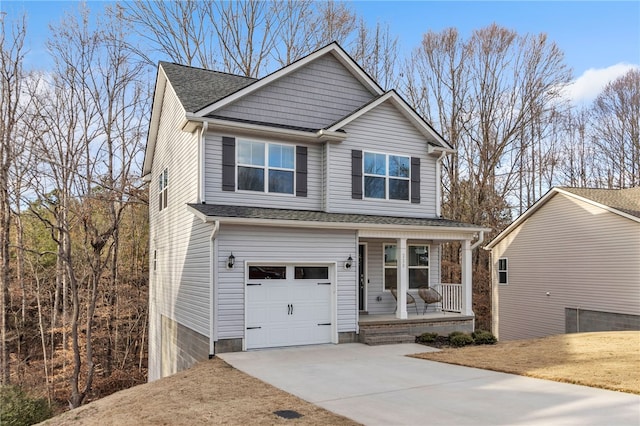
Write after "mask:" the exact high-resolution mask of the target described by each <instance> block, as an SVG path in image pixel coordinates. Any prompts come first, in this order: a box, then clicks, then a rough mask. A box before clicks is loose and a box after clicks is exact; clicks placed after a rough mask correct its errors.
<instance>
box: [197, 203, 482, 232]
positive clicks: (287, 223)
mask: <svg viewBox="0 0 640 426" xmlns="http://www.w3.org/2000/svg"><path fill="white" fill-rule="evenodd" d="M187 208H188V209H189V210H190V211H191V212H192V213H193V214H194V215H195V216H196V217H198V218H199V219H200V220H202V221H203V222H220V223H221V224H232V225H256V226H273V227H287V228H315V229H318V227H319V226H322V227H324V228H327V229H349V230H358V231H359V235H360V236H365V237H366V236H369V235H374V234H373V233H376V234H375V235H378V233H379V232H384V231H388V232H393V233H394V235H396V234H397V233H398V232H406V233H409V234H410V235H411V237H410V238H418V237H417V235H419V234H421V233H429V234H443V233H447V234H456V235H458V236H459V239H461V240H466V239H470V238H473V237H474V236H475V234H477V233H479V232H482V231H485V232H488V231H490V230H491V229H490V228H482V227H477V228H476V227H473V228H458V227H455V226H413V225H395V226H393V225H388V224H378V223H350V222H318V221H305V220H286V219H254V218H246V217H226V216H207V215H205V214H204V213H202V212H200V211H198V210H196V209H195V208H193V207H191V206H187ZM368 232H370V233H371V234H368ZM409 234H408V235H409ZM414 235H416V237H413V236H414Z"/></svg>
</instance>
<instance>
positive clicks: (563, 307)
mask: <svg viewBox="0 0 640 426" xmlns="http://www.w3.org/2000/svg"><path fill="white" fill-rule="evenodd" d="M486 248H488V249H490V250H491V258H492V270H493V274H492V284H493V285H492V288H493V309H492V318H493V333H494V334H495V335H496V336H497V337H498V338H499V339H500V340H513V339H528V338H533V337H542V336H548V335H552V334H562V333H573V332H586V331H608V330H640V187H639V188H630V189H619V190H608V189H581V188H553V189H551V190H550V191H549V192H548V193H547V194H546V195H545V196H543V197H542V198H541V199H540V200H538V202H536V203H535V204H534V205H533V206H531V208H529V209H528V210H527V211H526V212H525V213H523V214H522V215H521V216H520V217H519V218H518V219H517V220H516V221H515V222H513V223H512V224H511V225H510V226H509V227H508V228H507V229H505V230H504V231H503V232H502V233H500V234H499V235H498V236H497V237H496V238H495V239H494V240H493V241H491V242H490V243H489V244H488V245H487V247H486Z"/></svg>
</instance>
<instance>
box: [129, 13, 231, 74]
mask: <svg viewBox="0 0 640 426" xmlns="http://www.w3.org/2000/svg"><path fill="white" fill-rule="evenodd" d="M209 3H210V2H209V1H205V0H203V1H198V0H184V1H183V0H168V1H157V0H142V1H135V2H129V3H127V4H126V6H118V7H119V8H122V11H123V13H122V18H123V19H126V20H128V21H129V22H131V23H133V24H134V25H135V27H136V28H137V29H138V31H137V33H138V35H139V36H140V37H142V39H144V40H146V42H147V43H148V45H149V46H150V47H151V50H152V51H155V52H158V53H160V54H161V55H162V56H165V57H167V56H168V58H169V60H171V61H174V62H177V63H180V64H184V65H189V66H195V67H202V68H207V69H215V68H216V67H217V66H218V65H219V61H220V55H219V54H218V52H216V51H215V50H214V49H213V47H214V43H213V40H214V36H215V34H214V31H213V28H212V27H211V26H209V25H208V22H207V16H208V15H207V11H208V10H209V6H208V5H209ZM134 50H135V51H136V52H137V53H138V54H139V55H140V56H141V57H142V58H143V59H144V61H145V62H146V63H147V64H150V65H153V64H155V61H154V60H153V58H152V56H150V55H149V54H148V52H147V50H146V49H145V46H144V45H143V46H135V47H134Z"/></svg>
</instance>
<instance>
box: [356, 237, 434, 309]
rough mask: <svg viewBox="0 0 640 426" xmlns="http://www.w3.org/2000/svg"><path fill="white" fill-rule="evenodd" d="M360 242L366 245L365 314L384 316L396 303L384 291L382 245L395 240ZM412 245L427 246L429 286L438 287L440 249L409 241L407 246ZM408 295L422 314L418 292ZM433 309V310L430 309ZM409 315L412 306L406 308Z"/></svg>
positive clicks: (389, 293) (422, 306) (412, 290)
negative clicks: (379, 299) (380, 298)
mask: <svg viewBox="0 0 640 426" xmlns="http://www.w3.org/2000/svg"><path fill="white" fill-rule="evenodd" d="M360 242H363V243H367V253H368V258H367V261H368V263H367V265H365V267H366V269H367V279H368V280H369V282H368V283H367V312H368V313H369V314H370V315H385V314H387V315H388V314H389V312H393V311H394V310H395V304H396V301H395V299H394V298H393V296H392V295H391V292H389V291H384V279H383V276H384V266H383V262H384V254H383V253H384V248H383V247H384V245H385V244H396V240H381V239H362V240H361V241H360ZM413 244H425V245H428V246H429V284H430V286H431V287H436V288H437V286H439V285H440V248H439V245H437V244H435V245H434V244H430V243H429V242H424V241H417V240H409V241H408V242H407V245H413ZM409 293H410V294H411V295H412V296H413V297H414V298H415V299H416V302H417V305H418V311H419V312H420V313H422V309H423V308H424V304H423V302H422V299H420V297H419V296H418V290H414V289H410V290H409ZM378 296H380V297H382V300H381V301H378V300H377V298H378ZM432 309H433V308H432ZM407 310H408V312H409V313H411V312H413V313H415V308H414V307H413V305H411V306H408V307H407Z"/></svg>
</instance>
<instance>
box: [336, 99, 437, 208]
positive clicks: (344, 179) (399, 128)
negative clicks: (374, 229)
mask: <svg viewBox="0 0 640 426" xmlns="http://www.w3.org/2000/svg"><path fill="white" fill-rule="evenodd" d="M344 130H345V131H346V132H347V134H348V135H349V136H348V138H347V140H346V141H345V142H343V143H341V144H337V145H332V146H331V148H330V156H329V162H328V165H329V173H328V179H329V197H328V207H327V208H328V210H329V211H331V212H336V213H353V212H359V213H363V214H372V215H388V216H408V217H435V214H436V202H435V200H436V185H439V184H440V183H439V182H436V158H435V157H433V156H429V155H428V154H427V149H428V147H427V142H426V140H425V137H424V136H423V135H422V134H421V133H419V132H418V130H416V129H415V127H413V125H412V124H411V123H410V122H409V121H408V120H407V119H406V118H405V117H404V116H403V115H402V114H401V113H400V112H399V111H398V110H397V109H396V108H395V107H394V106H393V105H391V104H390V103H384V104H381V105H380V106H378V107H377V108H375V109H373V110H371V111H369V112H368V113H367V114H364V115H363V116H361V117H359V118H357V119H356V120H354V121H353V122H351V123H349V124H348V125H346V126H345V127H344ZM354 149H355V150H362V151H373V152H380V153H385V154H395V155H402V156H406V157H419V158H420V163H421V164H420V169H421V175H420V179H421V182H420V203H419V204H412V203H411V202H410V201H409V200H407V201H397V200H376V199H366V198H365V199H362V200H354V199H352V198H351V150H354Z"/></svg>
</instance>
